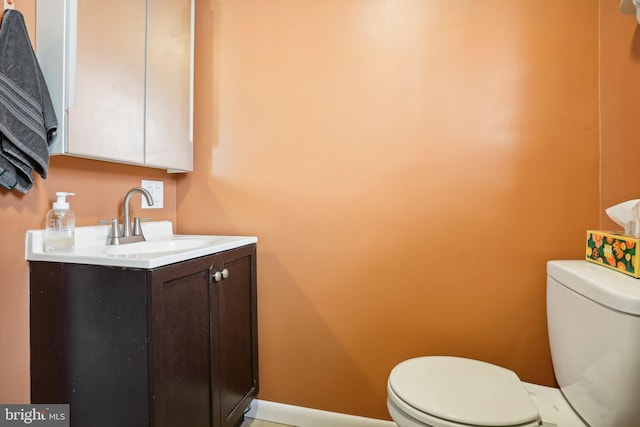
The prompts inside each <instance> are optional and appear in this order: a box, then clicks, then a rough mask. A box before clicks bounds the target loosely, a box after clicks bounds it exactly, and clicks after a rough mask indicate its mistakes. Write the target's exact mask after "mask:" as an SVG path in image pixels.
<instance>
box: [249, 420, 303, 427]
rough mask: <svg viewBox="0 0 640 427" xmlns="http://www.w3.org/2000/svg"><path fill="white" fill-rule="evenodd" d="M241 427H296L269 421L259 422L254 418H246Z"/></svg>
mask: <svg viewBox="0 0 640 427" xmlns="http://www.w3.org/2000/svg"><path fill="white" fill-rule="evenodd" d="M240 427H294V426H287V425H284V424H277V423H272V422H269V421H262V420H257V419H254V418H245V419H244V422H243V423H242V424H241V425H240Z"/></svg>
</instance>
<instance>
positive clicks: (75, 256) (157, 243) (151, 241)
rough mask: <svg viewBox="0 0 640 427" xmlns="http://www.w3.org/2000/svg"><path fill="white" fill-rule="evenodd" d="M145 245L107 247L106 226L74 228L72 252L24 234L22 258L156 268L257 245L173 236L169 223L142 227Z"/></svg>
mask: <svg viewBox="0 0 640 427" xmlns="http://www.w3.org/2000/svg"><path fill="white" fill-rule="evenodd" d="M142 231H143V234H144V236H145V238H146V239H147V240H146V241H144V242H136V243H126V244H120V245H106V241H107V233H108V226H106V225H105V226H91V227H76V236H75V249H74V250H73V251H72V252H53V253H48V252H44V250H43V237H44V230H29V231H27V235H26V241H25V258H26V259H27V260H29V261H51V262H68V263H74V264H92V265H111V266H118V267H133V268H156V267H161V266H164V265H168V264H173V263H176V262H181V261H186V260H189V259H193V258H198V257H202V256H206V255H210V254H214V253H218V252H222V251H226V250H230V249H235V248H238V247H240V246H246V245H249V244H252V243H256V242H257V241H258V239H257V238H256V237H252V236H217V235H186V234H173V224H172V223H171V222H170V221H151V222H145V223H143V224H142Z"/></svg>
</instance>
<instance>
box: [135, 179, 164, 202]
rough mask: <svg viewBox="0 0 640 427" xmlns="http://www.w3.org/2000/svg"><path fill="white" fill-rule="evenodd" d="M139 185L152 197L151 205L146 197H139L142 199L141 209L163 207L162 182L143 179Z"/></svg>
mask: <svg viewBox="0 0 640 427" xmlns="http://www.w3.org/2000/svg"><path fill="white" fill-rule="evenodd" d="M140 186H141V187H142V188H144V189H145V190H147V191H148V192H149V193H151V197H153V206H149V205H148V204H147V199H146V198H144V197H141V198H140V199H142V209H162V208H163V207H164V182H162V181H149V180H145V179H143V180H142V181H141V184H140Z"/></svg>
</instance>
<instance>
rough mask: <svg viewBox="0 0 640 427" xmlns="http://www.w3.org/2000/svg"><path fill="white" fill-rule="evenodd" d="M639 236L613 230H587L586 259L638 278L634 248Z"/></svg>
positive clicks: (639, 274)
mask: <svg viewBox="0 0 640 427" xmlns="http://www.w3.org/2000/svg"><path fill="white" fill-rule="evenodd" d="M639 243H640V238H638V237H634V236H628V235H626V234H624V233H618V232H614V231H598V230H587V256H586V259H587V261H591V262H593V263H596V264H600V265H604V266H605V267H609V268H612V269H614V270H617V271H620V272H622V273H624V274H628V275H629V276H633V277H635V278H636V279H637V278H640V266H639V265H638V261H639V258H638V257H637V256H636V248H637V247H638V244H639Z"/></svg>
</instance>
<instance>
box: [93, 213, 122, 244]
mask: <svg viewBox="0 0 640 427" xmlns="http://www.w3.org/2000/svg"><path fill="white" fill-rule="evenodd" d="M98 222H99V223H100V224H111V227H110V228H109V235H108V237H107V245H118V244H120V226H119V225H118V218H113V219H101V220H100V221H98Z"/></svg>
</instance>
